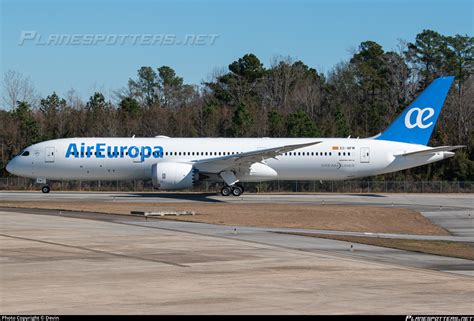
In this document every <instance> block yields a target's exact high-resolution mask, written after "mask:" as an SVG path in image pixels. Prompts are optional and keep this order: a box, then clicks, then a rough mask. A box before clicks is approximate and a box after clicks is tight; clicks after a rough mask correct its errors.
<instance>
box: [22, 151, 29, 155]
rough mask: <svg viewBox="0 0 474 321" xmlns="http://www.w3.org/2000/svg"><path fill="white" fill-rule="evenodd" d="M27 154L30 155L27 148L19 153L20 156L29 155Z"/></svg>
mask: <svg viewBox="0 0 474 321" xmlns="http://www.w3.org/2000/svg"><path fill="white" fill-rule="evenodd" d="M29 155H30V152H29V151H27V150H25V151H24V152H23V154H21V156H29Z"/></svg>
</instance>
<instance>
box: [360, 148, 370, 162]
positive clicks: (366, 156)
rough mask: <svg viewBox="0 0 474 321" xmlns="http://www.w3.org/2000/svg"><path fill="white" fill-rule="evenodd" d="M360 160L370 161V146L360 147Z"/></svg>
mask: <svg viewBox="0 0 474 321" xmlns="http://www.w3.org/2000/svg"><path fill="white" fill-rule="evenodd" d="M360 162H361V163H370V148H369V147H361V148H360Z"/></svg>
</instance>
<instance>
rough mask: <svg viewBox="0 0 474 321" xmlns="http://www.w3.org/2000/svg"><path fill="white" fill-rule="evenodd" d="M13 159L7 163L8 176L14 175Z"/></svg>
mask: <svg viewBox="0 0 474 321" xmlns="http://www.w3.org/2000/svg"><path fill="white" fill-rule="evenodd" d="M15 167H16V166H15V159H12V160H11V161H9V162H8V164H7V167H6V169H7V172H9V173H10V174H15Z"/></svg>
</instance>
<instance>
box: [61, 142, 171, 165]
mask: <svg viewBox="0 0 474 321" xmlns="http://www.w3.org/2000/svg"><path fill="white" fill-rule="evenodd" d="M70 157H73V158H91V157H95V158H124V157H130V158H140V161H142V162H143V161H144V160H145V159H147V158H150V157H153V158H163V147H161V146H125V145H120V146H117V145H107V144H105V143H97V144H95V145H86V144H85V143H81V144H80V145H79V146H77V144H76V143H71V144H69V146H68V148H67V151H66V158H70Z"/></svg>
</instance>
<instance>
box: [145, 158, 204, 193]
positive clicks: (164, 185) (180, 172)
mask: <svg viewBox="0 0 474 321" xmlns="http://www.w3.org/2000/svg"><path fill="white" fill-rule="evenodd" d="M151 178H152V181H153V187H155V188H158V189H167V190H173V189H185V188H192V187H193V186H194V185H195V184H196V183H197V181H198V179H199V172H198V170H197V169H195V168H193V165H191V164H185V163H172V162H169V163H168V162H166V163H156V164H153V165H152V167H151Z"/></svg>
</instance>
